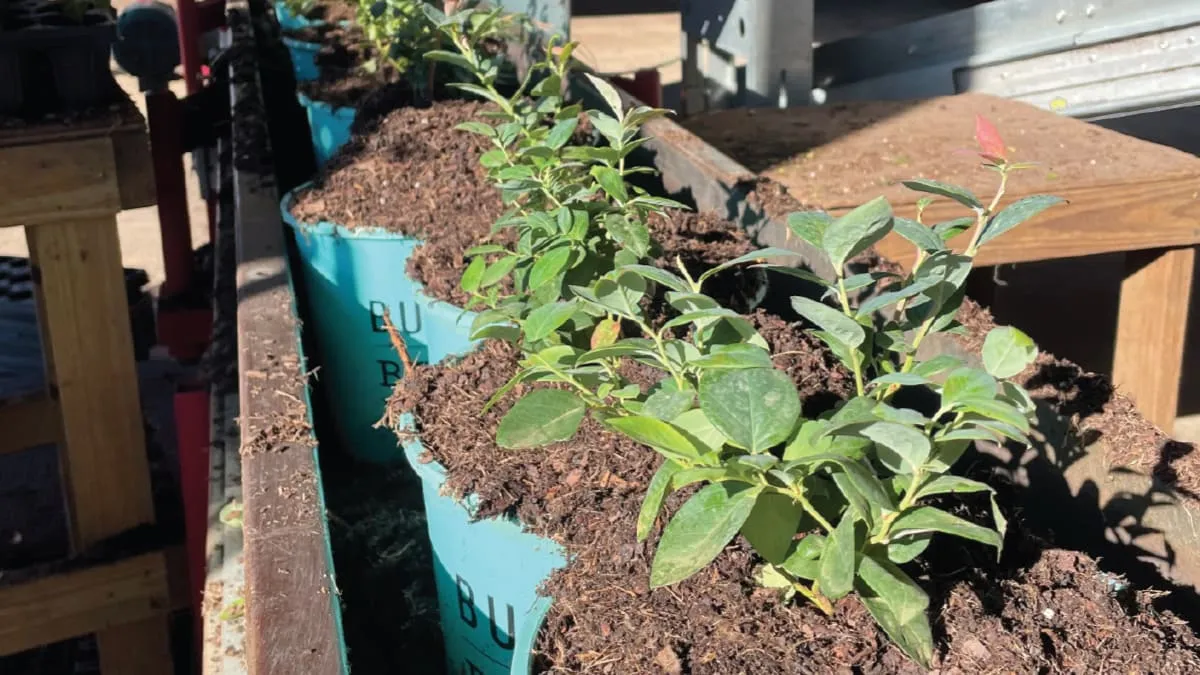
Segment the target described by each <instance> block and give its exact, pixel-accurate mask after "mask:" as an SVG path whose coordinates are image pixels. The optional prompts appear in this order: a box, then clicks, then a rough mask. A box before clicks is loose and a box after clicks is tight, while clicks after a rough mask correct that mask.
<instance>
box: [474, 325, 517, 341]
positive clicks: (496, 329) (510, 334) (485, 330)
mask: <svg viewBox="0 0 1200 675" xmlns="http://www.w3.org/2000/svg"><path fill="white" fill-rule="evenodd" d="M471 339H472V340H503V341H505V342H511V343H514V344H515V343H516V342H517V341H518V340H520V339H521V329H520V328H517V327H516V326H508V325H501V324H492V325H490V326H484V327H482V328H480V329H478V330H475V331H472V332H471Z"/></svg>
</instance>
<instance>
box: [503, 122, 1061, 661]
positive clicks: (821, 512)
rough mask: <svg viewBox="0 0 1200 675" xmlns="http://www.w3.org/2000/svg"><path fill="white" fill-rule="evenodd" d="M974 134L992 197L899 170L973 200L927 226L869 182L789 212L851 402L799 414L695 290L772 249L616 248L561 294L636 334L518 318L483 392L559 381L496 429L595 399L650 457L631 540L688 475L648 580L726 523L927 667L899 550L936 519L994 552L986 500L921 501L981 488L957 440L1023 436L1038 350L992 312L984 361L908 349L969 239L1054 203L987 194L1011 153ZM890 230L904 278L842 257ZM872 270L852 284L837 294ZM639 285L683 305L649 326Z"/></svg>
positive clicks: (782, 385) (820, 323) (769, 370)
mask: <svg viewBox="0 0 1200 675" xmlns="http://www.w3.org/2000/svg"><path fill="white" fill-rule="evenodd" d="M977 135H978V138H979V141H980V144H981V146H982V148H983V153H982V154H983V157H984V167H986V168H987V169H989V170H991V171H994V172H996V173H997V174H998V178H999V187H998V189H997V190H996V193H995V194H994V196H993V197H992V198H991V199H990V200H989V201H988V202H986V203H985V202H983V201H982V200H980V199H979V198H978V197H976V196H975V195H974V194H972V193H971V192H970V191H969V190H967V189H965V188H962V187H958V186H954V185H949V184H945V183H941V182H936V181H931V180H913V181H908V182H907V183H906V185H907V186H908V187H909V188H911V189H913V190H916V191H919V192H923V193H928V194H932V195H936V196H940V197H944V198H949V199H952V200H954V201H956V202H958V203H960V204H962V205H963V206H965V207H967V208H968V209H970V211H971V212H972V213H973V215H972V216H970V218H969V220H954V221H949V222H946V223H938V224H934V225H932V226H930V225H927V224H925V223H923V222H921V220H920V217H919V216H918V219H917V220H908V219H905V218H901V217H898V216H895V215H894V214H893V213H892V211H891V208H890V206H889V205H888V204H887V202H886V201H885V200H883V199H876V200H873V201H871V202H868V203H867V204H864V205H863V206H861V207H859V208H857V209H855V210H853V211H851V212H850V213H848V214H846V215H844V216H842V217H840V218H833V217H830V216H828V215H827V214H824V213H819V212H809V213H798V214H793V215H792V216H791V217H790V218H789V221H788V224H789V228H790V229H791V231H792V233H793V234H795V235H796V236H798V237H800V238H802V239H804V240H805V241H807V242H808V243H810V244H811V245H813V246H814V247H816V249H817V250H819V251H821V252H822V254H823V255H824V256H825V257H826V258H827V260H828V261H829V263H830V264H831V266H832V267H833V269H834V270H835V271H836V273H835V277H834V278H833V279H831V280H821V281H820V283H821V284H822V285H824V286H825V287H826V293H825V298H827V299H829V300H830V301H831V302H825V301H824V300H823V299H822V300H816V299H812V298H807V297H795V298H793V299H792V305H793V307H794V309H795V310H796V311H797V312H798V313H799V314H800V315H801V316H802V317H804V318H805V319H806V320H807V321H808V322H809V323H811V324H812V325H813V326H814V327H815V329H816V330H815V334H816V336H817V337H819V338H820V339H821V340H822V341H824V342H825V344H827V345H828V346H829V348H830V349H831V351H832V352H833V353H834V354H835V355H836V356H837V357H838V358H839V359H840V360H841V361H842V363H843V364H844V365H845V366H846V368H847V369H849V370H850V372H851V373H853V376H854V381H855V389H856V391H855V396H854V397H853V398H851V399H850V400H848V401H845V402H844V403H843V404H841V405H840V406H838V407H837V408H835V409H834V410H832V411H830V412H828V413H826V414H824V415H822V416H820V417H818V418H816V419H804V417H803V416H802V415H801V401H800V396H799V394H798V392H797V387H796V383H795V382H792V381H791V380H790V379H789V378H788V377H787V376H786V375H785V374H784V373H783V372H782V371H780V370H778V369H775V368H774V367H773V366H772V358H773V357H772V354H771V353H770V352H769V350H768V349H767V345H766V343H765V341H763V339H762V338H761V336H759V335H757V334H756V333H755V331H754V328H753V326H752V325H751V324H750V323H749V321H747V320H746V318H745V317H742V316H739V315H737V314H735V313H733V312H732V311H730V310H728V309H726V308H723V307H721V306H719V305H718V303H717V302H716V301H715V300H713V299H712V298H711V297H709V296H707V295H705V294H704V293H703V284H704V282H705V280H706V278H708V277H711V275H712V274H714V273H716V272H718V271H720V270H721V269H723V268H724V267H727V266H731V265H738V264H746V263H750V262H753V261H755V260H759V259H762V258H765V257H768V256H778V255H782V254H785V253H786V251H780V250H774V249H766V250H762V251H756V252H753V253H751V254H749V255H747V256H743V257H742V258H739V259H737V260H732V261H729V262H728V263H726V264H725V265H722V266H719V267H717V268H714V269H712V270H709V271H708V272H706V273H705V274H703V275H701V276H699V277H698V278H695V279H693V278H691V277H690V276H689V275H688V273H687V270H686V269H683V267H682V266H679V270H678V273H675V271H670V270H664V269H660V268H657V267H650V266H644V265H640V264H625V265H617V266H615V268H614V269H613V270H612V271H611V272H609V273H607V274H606V275H604V276H603V277H602V278H601V279H600V280H599V281H598V282H597V283H595V284H594V285H593V286H592V287H591V288H586V289H585V288H578V287H573V288H571V291H572V292H573V294H574V299H573V300H571V301H570V302H571V303H575V304H577V305H578V306H581V307H584V308H587V309H588V310H591V313H592V315H594V316H598V315H601V314H603V315H605V316H607V317H618V318H620V319H621V320H623V321H624V322H626V323H628V324H632V325H634V326H636V327H637V329H638V331H640V335H635V336H630V337H623V338H619V339H606V338H605V337H604V336H605V334H606V331H605V330H603V328H602V324H600V323H598V324H596V328H595V330H594V332H593V335H599V336H601V337H600V339H594V340H593V341H592V343H591V344H590V345H588V346H586V347H578V346H575V345H574V344H571V343H570V342H569V341H566V340H556V339H553V337H552V336H553V333H552V332H551V330H552V327H550V326H542V325H539V326H535V328H536V329H537V331H536V334H535V335H534V336H533V337H535V338H536V339H535V340H532V341H531V340H529V339H528V337H529V336H528V335H527V336H526V338H527V339H526V346H527V347H530V346H532V347H534V349H530V350H528V351H527V353H526V357H525V359H524V360H523V361H522V363H521V366H522V369H521V370H520V371H519V372H518V373H517V375H516V376H515V377H514V378H513V379H512V380H511V381H510V382H509V383H508V385H506V386H505V388H503V389H502V390H501V391H500V392H498V393H497V394H496V396H495V397H494V398H493V402H494V401H495V400H498V399H499V398H500V397H501V396H502V395H503V394H505V393H506V392H507V391H508V390H509V389H510V388H511V387H513V386H515V385H516V384H519V383H522V382H531V381H543V382H552V383H555V384H558V385H560V386H559V387H556V388H534V389H532V390H531V391H529V392H528V393H527V394H526V395H525V396H524V397H522V398H521V399H519V400H518V402H517V403H516V404H514V405H513V407H512V408H511V409H510V410H509V411H508V413H507V414H506V415H505V417H504V418H503V419H502V421H501V423H500V426H499V428H498V435H497V442H498V444H499V445H501V446H503V447H510V448H523V447H531V446H538V445H545V444H548V443H553V442H556V441H560V440H563V439H566V438H569V437H570V436H572V435H573V434H574V433H575V431H576V429H577V428H578V426H579V424H581V422H582V420H583V418H584V416H585V415H586V414H588V412H589V411H590V412H591V414H592V415H593V416H594V417H595V418H596V419H599V420H601V421H603V422H604V423H605V424H607V425H608V426H609V427H610V428H612V429H614V430H616V431H617V432H619V433H622V434H625V435H627V436H628V437H630V438H632V439H633V440H635V441H638V442H640V443H642V444H645V445H647V446H649V447H651V448H653V449H654V450H655V451H657V452H658V453H659V454H660V455H661V456H662V459H663V461H662V464H661V467H660V468H659V470H658V472H657V473H656V475H655V476H654V478H653V480H652V482H651V483H650V485H649V487H648V490H647V493H646V496H645V499H644V503H643V507H642V510H641V513H640V514H639V516H638V522H637V536H638V537H639V539H644V538H646V537H647V536H648V535H649V533H650V531H651V529H652V527H653V524H654V522H655V521H656V519H657V517H658V515H659V512H660V510H661V506H662V503H663V501H664V499H665V497H666V496H667V495H668V494H670V493H672V492H675V491H678V490H682V489H685V488H690V489H691V490H693V491H694V493H693V494H692V495H691V497H690V498H689V499H688V500H687V501H686V502H685V503H684V504H683V506H682V507H681V508H680V509H679V511H678V512H676V513H675V514H674V516H673V517H672V518H671V520H670V521H669V522H668V523H667V525H666V527H665V528H664V530H663V533H662V537H661V539H660V541H659V543H658V548H657V551H656V554H655V557H654V561H653V565H652V570H651V579H650V583H651V585H652V586H654V587H659V586H666V585H670V584H674V583H677V582H679V581H682V580H683V579H686V578H688V577H690V576H691V575H693V574H695V573H696V572H698V571H699V570H701V569H703V568H704V567H705V566H707V565H708V564H709V563H710V562H711V561H712V560H713V559H714V558H715V557H716V556H717V555H718V554H719V553H720V552H721V550H722V549H723V548H724V547H725V546H726V545H727V544H728V543H729V541H730V540H731V539H732V538H733V537H734V536H736V535H737V534H739V533H740V534H741V535H743V536H744V537H745V538H746V540H747V541H748V542H749V543H750V544H751V545H752V546H753V547H754V549H755V550H756V552H757V553H758V554H759V555H761V556H762V558H763V560H764V562H765V564H764V567H763V568H762V572H761V575H760V578H759V580H760V582H761V583H763V584H765V585H768V586H771V587H775V588H779V589H780V590H781V591H782V592H783V594H784V595H785V597H789V598H790V597H791V596H794V595H800V596H802V597H804V598H807V599H808V600H809V601H811V602H812V603H813V604H814V605H816V606H817V607H819V608H820V609H822V610H823V611H826V612H832V610H833V602H835V601H837V600H839V599H841V598H843V597H845V596H847V595H849V594H851V593H853V594H856V595H857V597H858V599H859V600H860V601H861V602H862V603H863V604H864V605H865V606H866V608H867V609H868V611H869V612H870V613H871V614H872V616H873V617H875V619H876V620H877V621H878V623H879V624H880V626H881V627H882V628H883V629H884V630H885V631H886V632H887V633H888V635H889V636H891V638H892V639H893V640H894V641H895V642H896V644H897V645H899V646H900V647H901V648H902V649H903V650H904V651H905V653H907V654H908V655H909V656H910V657H911V658H913V659H914V660H915V661H917V662H919V663H921V664H922V665H925V666H928V664H929V662H930V659H931V656H932V649H933V640H932V636H931V632H930V625H929V619H928V615H927V608H928V604H929V598H928V596H927V595H926V594H925V592H924V591H923V590H922V589H921V588H920V586H919V585H918V584H917V583H916V582H915V581H913V579H912V578H911V577H910V576H909V575H908V574H907V573H906V572H905V571H904V570H903V569H902V568H901V565H904V564H905V563H908V562H910V561H912V560H914V559H915V558H916V557H917V556H919V555H920V554H921V553H922V552H924V551H925V549H926V547H927V546H928V545H929V543H930V540H931V539H932V537H933V535H934V534H936V533H942V534H946V535H951V536H957V537H961V538H965V539H969V540H973V541H976V542H981V543H983V544H986V545H989V546H993V547H995V548H996V549H997V554H999V551H1000V549H1001V546H1002V542H1003V538H1004V530H1005V520H1004V517H1003V515H1002V514H1001V513H1000V511H999V510H998V509H997V508H996V506H995V501H994V499H993V502H992V504H993V509H992V518H993V522H992V524H991V526H984V525H980V524H976V523H974V522H971V521H968V520H965V519H963V518H960V517H959V516H956V515H954V514H952V513H950V512H948V511H946V510H943V509H941V508H938V507H935V506H932V505H930V504H929V503H928V500H929V499H930V498H932V497H938V496H942V495H949V494H962V493H989V494H990V493H992V489H991V488H990V487H989V486H988V485H986V484H984V483H980V482H977V481H973V480H970V479H967V478H963V477H960V476H955V475H953V474H952V473H951V472H950V471H951V468H952V467H953V465H954V464H955V463H956V461H957V460H958V459H959V458H960V457H961V456H962V454H963V453H964V451H965V450H966V449H967V447H968V445H969V444H970V443H971V442H972V441H1004V440H1012V441H1016V442H1019V443H1024V442H1027V434H1028V433H1029V431H1030V419H1031V416H1032V415H1033V411H1034V407H1033V402H1032V401H1031V400H1030V398H1029V396H1028V395H1027V393H1026V392H1025V391H1024V389H1022V388H1021V387H1020V386H1018V385H1016V384H1014V383H1012V382H1011V381H1008V378H1011V377H1013V376H1015V375H1017V374H1018V373H1020V372H1021V371H1022V370H1024V369H1025V368H1026V366H1028V365H1029V364H1030V363H1032V361H1033V359H1034V358H1035V356H1036V353H1037V349H1036V347H1035V346H1034V344H1033V342H1032V340H1030V339H1029V338H1028V337H1027V336H1026V335H1024V334H1023V333H1021V332H1020V331H1018V330H1016V329H1014V328H1008V327H1006V328H997V329H995V330H993V331H992V332H991V333H990V334H989V335H988V336H987V338H986V341H985V344H984V348H983V355H982V357H983V358H982V361H983V368H974V367H970V366H968V365H967V364H966V363H964V362H963V361H961V360H960V359H958V358H955V357H952V356H948V355H941V356H936V357H933V358H930V359H922V358H921V357H920V354H919V350H920V347H921V345H922V344H923V343H924V342H925V341H926V340H928V339H929V338H930V336H932V335H935V334H937V333H943V332H954V331H957V330H959V329H960V327H959V326H958V324H957V323H956V322H955V320H954V317H955V314H956V313H957V311H958V309H959V307H960V305H961V303H962V300H963V297H964V291H963V287H964V284H965V282H966V279H967V274H968V273H969V272H970V270H971V267H972V262H973V259H974V257H975V255H976V254H977V253H978V251H979V249H980V247H981V246H984V245H986V244H987V243H988V242H990V241H992V240H993V239H995V238H996V237H998V236H1000V235H1001V234H1003V233H1004V232H1006V231H1007V230H1009V229H1011V228H1013V227H1015V226H1017V225H1019V224H1020V223H1021V222H1023V221H1025V220H1028V219H1029V218H1032V217H1033V216H1035V215H1037V214H1038V213H1039V212H1041V211H1042V210H1044V209H1046V208H1048V207H1050V206H1053V205H1054V204H1057V203H1059V202H1060V201H1061V200H1060V199H1058V198H1055V197H1050V196H1034V197H1027V198H1024V199H1021V200H1018V201H1016V202H1014V203H1012V204H1010V205H1008V206H1007V207H1006V208H1003V209H1001V208H999V206H1000V202H1001V200H1002V198H1003V195H1004V192H1005V187H1006V185H1007V181H1008V178H1009V176H1010V175H1011V174H1012V172H1013V171H1015V170H1018V169H1020V168H1022V166H1023V165H1020V164H1016V163H1013V162H1010V161H1008V160H1007V159H1006V152H1005V149H1004V147H1003V145H1002V144H1001V143H999V141H998V140H995V139H998V135H997V134H995V131H994V129H992V128H991V125H990V124H988V123H986V122H985V121H982V120H981V121H980V122H979V124H978V134H977ZM892 231H895V232H896V233H897V234H899V235H900V236H902V237H904V238H906V239H908V240H909V241H910V242H912V243H913V244H914V245H915V247H916V251H917V252H916V259H915V262H914V264H913V266H912V269H911V271H910V272H909V273H908V274H907V275H906V276H904V277H902V278H892V277H891V276H890V275H881V274H873V273H866V274H856V275H847V274H846V266H847V262H848V261H849V260H850V259H851V258H852V257H854V256H855V255H857V254H858V253H861V252H863V251H865V250H866V249H867V248H868V247H870V246H871V245H873V244H874V243H876V242H878V241H879V240H880V239H881V238H882V237H883V236H885V235H887V234H888V233H889V232H892ZM968 232H969V233H970V234H969V243H967V245H966V247H965V250H963V251H962V252H955V251H954V250H952V249H951V248H950V242H951V240H953V239H954V238H955V237H956V236H958V235H965V234H966V233H968ZM777 269H779V270H780V271H783V272H787V273H793V274H800V275H802V276H804V277H805V278H807V279H809V280H810V281H812V280H815V279H817V278H816V277H814V275H812V274H809V273H805V272H802V271H799V270H796V269H794V268H786V267H782V268H777ZM885 284H886V286H885V287H884V288H882V289H880V290H878V291H877V292H875V293H874V294H873V295H871V296H870V297H868V298H867V299H865V300H863V301H862V302H857V303H856V302H852V300H851V293H853V292H855V291H862V290H864V289H866V288H868V287H871V286H875V285H885ZM653 285H659V286H661V287H663V288H665V289H667V290H666V297H667V300H668V303H669V304H670V306H671V307H672V308H674V309H675V310H676V311H677V312H678V315H677V316H675V317H674V318H671V319H670V320H668V321H666V322H665V323H664V324H663V325H662V326H661V327H659V328H657V329H655V328H652V327H651V325H650V321H649V319H648V318H647V317H646V316H645V313H644V311H643V310H642V309H641V304H640V300H641V299H642V297H643V296H644V295H645V294H646V293H647V292H648V288H649V287H651V286H653ZM563 314H564V315H565V314H566V312H565V311H564V313H563ZM679 327H687V328H688V330H687V331H686V332H685V334H684V335H683V336H682V337H679V336H677V335H676V334H675V331H674V329H677V328H679ZM526 329H527V330H528V326H526ZM622 359H633V360H635V361H638V362H641V363H643V364H646V365H650V366H652V367H655V368H658V369H660V370H662V371H663V375H664V376H663V379H662V381H661V383H660V384H658V385H656V386H655V387H653V388H651V389H650V390H649V391H642V390H641V388H640V387H638V386H636V385H633V384H630V383H629V382H627V381H625V380H624V379H623V378H622V377H621V376H620V374H619V362H620V361H621V360H622ZM905 388H913V389H923V390H926V391H927V392H930V393H931V394H932V395H933V400H935V401H936V403H935V404H933V405H932V406H929V407H928V408H919V407H902V406H899V405H893V403H894V401H895V398H896V396H897V395H898V393H899V392H900V391H901V390H903V389H905Z"/></svg>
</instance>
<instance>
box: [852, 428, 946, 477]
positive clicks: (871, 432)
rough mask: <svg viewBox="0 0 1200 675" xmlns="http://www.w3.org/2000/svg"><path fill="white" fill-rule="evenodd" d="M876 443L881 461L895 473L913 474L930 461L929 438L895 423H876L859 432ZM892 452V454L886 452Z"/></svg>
mask: <svg viewBox="0 0 1200 675" xmlns="http://www.w3.org/2000/svg"><path fill="white" fill-rule="evenodd" d="M858 433H859V434H861V435H862V436H864V437H865V438H869V439H871V440H872V441H875V444H876V446H882V447H877V451H878V453H879V460H880V461H881V462H883V464H884V465H885V466H887V467H888V468H889V469H891V470H893V471H898V472H900V473H912V472H913V471H914V470H915V469H916V468H917V467H919V466H921V465H922V464H924V463H925V460H927V459H929V452H930V450H931V446H930V444H929V438H928V437H927V436H926V435H925V434H923V433H921V432H920V431H917V430H916V429H914V428H912V427H910V426H907V425H904V424H897V423H895V422H875V423H872V424H868V425H867V426H866V427H864V428H863V429H862V430H860V431H859V432H858ZM886 450H890V451H891V452H890V453H889V452H886Z"/></svg>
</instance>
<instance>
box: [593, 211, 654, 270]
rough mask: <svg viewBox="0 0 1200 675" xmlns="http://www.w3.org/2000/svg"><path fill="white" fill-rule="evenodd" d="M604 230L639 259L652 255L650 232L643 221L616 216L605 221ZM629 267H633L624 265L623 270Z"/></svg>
mask: <svg viewBox="0 0 1200 675" xmlns="http://www.w3.org/2000/svg"><path fill="white" fill-rule="evenodd" d="M604 228H605V229H606V230H608V233H609V234H611V235H612V237H613V239H615V240H617V242H618V243H620V244H621V245H622V246H625V247H626V248H627V249H629V251H630V252H632V253H633V254H634V255H636V256H637V258H638V259H641V258H644V257H646V256H647V255H648V254H649V253H650V230H649V229H648V228H647V227H646V224H645V223H643V222H642V221H641V220H637V219H628V218H625V217H623V216H619V215H616V214H614V215H612V216H611V217H608V218H605V219H604ZM629 267H632V265H623V266H622V267H621V269H622V270H624V269H628V268H629ZM631 274H633V272H631Z"/></svg>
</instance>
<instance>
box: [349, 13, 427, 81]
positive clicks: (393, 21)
mask: <svg viewBox="0 0 1200 675" xmlns="http://www.w3.org/2000/svg"><path fill="white" fill-rule="evenodd" d="M426 6H429V5H428V0H360V2H359V3H358V6H357V8H356V11H355V15H356V16H355V22H356V23H357V24H358V26H359V27H360V28H361V29H362V32H363V37H364V38H365V39H366V41H367V42H368V44H370V45H371V47H372V50H371V51H372V53H373V56H372V57H371V58H370V59H368V60H367V61H366V62H364V64H363V68H365V69H366V70H367V71H369V72H375V71H378V70H379V69H380V68H381V67H383V66H384V65H385V64H386V65H388V66H391V67H392V68H395V70H396V71H397V72H399V73H401V74H402V75H404V76H406V78H407V79H408V80H409V82H411V83H414V84H417V83H422V82H424V81H425V78H423V77H420V72H419V70H420V66H421V65H423V61H422V58H421V56H422V54H424V53H425V52H426V51H428V50H430V49H435V48H437V47H438V46H440V37H441V36H440V34H439V33H438V31H437V30H436V29H435V28H434V26H433V25H432V24H430V22H429V20H428V19H427V18H426V17H425V13H424V11H423V8H424V7H426Z"/></svg>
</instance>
